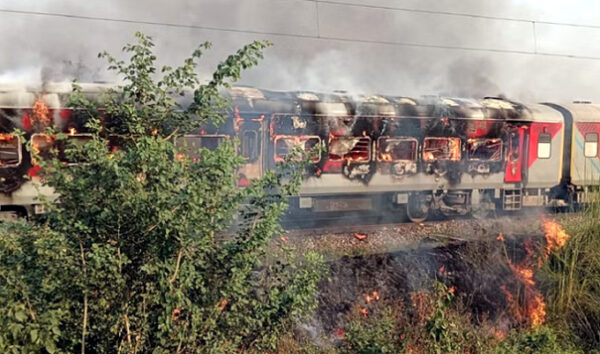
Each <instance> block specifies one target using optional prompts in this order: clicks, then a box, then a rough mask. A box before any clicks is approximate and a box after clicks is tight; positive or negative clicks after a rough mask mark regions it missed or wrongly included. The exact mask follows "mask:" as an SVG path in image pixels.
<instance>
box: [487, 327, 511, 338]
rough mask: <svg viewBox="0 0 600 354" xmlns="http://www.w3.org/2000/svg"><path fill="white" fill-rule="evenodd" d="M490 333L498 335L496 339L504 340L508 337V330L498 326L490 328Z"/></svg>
mask: <svg viewBox="0 0 600 354" xmlns="http://www.w3.org/2000/svg"><path fill="white" fill-rule="evenodd" d="M490 333H491V334H492V335H493V336H494V337H496V339H498V340H500V341H502V340H504V339H506V334H507V333H506V331H503V330H500V329H498V328H495V327H492V328H490Z"/></svg>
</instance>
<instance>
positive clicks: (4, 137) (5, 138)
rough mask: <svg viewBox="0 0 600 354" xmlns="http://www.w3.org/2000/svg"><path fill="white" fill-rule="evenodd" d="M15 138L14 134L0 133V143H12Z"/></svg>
mask: <svg viewBox="0 0 600 354" xmlns="http://www.w3.org/2000/svg"><path fill="white" fill-rule="evenodd" d="M14 138H15V136H14V135H12V134H3V133H0V141H12V140H13V139H14Z"/></svg>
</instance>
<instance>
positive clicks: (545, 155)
mask: <svg viewBox="0 0 600 354" xmlns="http://www.w3.org/2000/svg"><path fill="white" fill-rule="evenodd" d="M551 143H552V137H551V136H550V134H547V133H542V134H540V136H539V137H538V158H539V159H549V158H550V154H551V151H552V144H551Z"/></svg>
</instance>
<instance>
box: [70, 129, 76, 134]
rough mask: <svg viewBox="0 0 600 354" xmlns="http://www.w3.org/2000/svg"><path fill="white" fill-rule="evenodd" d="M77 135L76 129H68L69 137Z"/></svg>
mask: <svg viewBox="0 0 600 354" xmlns="http://www.w3.org/2000/svg"><path fill="white" fill-rule="evenodd" d="M76 133H77V129H75V128H69V135H75V134H76Z"/></svg>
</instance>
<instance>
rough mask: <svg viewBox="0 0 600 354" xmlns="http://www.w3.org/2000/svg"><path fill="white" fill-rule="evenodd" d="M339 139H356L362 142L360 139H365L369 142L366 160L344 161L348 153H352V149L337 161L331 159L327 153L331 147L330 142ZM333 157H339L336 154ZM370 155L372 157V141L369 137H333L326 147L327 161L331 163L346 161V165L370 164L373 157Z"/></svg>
mask: <svg viewBox="0 0 600 354" xmlns="http://www.w3.org/2000/svg"><path fill="white" fill-rule="evenodd" d="M340 138H343V139H357V140H359V141H360V140H362V139H366V140H367V141H368V142H369V143H368V147H369V150H368V152H367V159H366V160H352V159H346V158H345V157H346V155H348V154H349V153H350V151H352V149H350V151H348V152H347V153H345V154H344V155H342V156H340V158H339V159H332V158H331V155H332V154H331V153H330V151H329V147H330V146H331V141H333V140H340ZM333 155H335V156H339V155H336V154H333ZM372 155H373V139H371V137H370V136H344V135H342V136H334V137H333V138H330V141H329V146H328V147H327V159H328V160H329V161H333V162H343V161H348V163H369V162H371V161H372V160H373V156H372Z"/></svg>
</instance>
